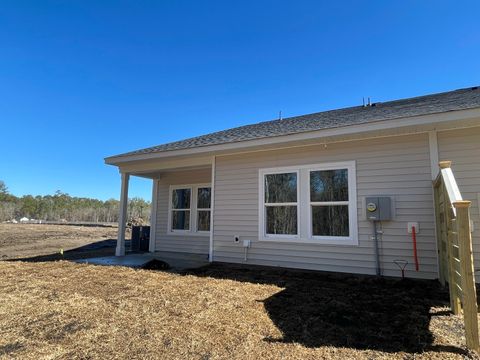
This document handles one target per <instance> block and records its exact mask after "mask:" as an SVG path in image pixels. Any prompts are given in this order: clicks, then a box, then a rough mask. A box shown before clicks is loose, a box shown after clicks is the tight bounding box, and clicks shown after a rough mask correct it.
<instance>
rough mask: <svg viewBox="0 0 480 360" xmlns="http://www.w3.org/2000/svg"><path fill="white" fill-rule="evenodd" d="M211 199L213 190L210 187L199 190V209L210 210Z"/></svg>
mask: <svg viewBox="0 0 480 360" xmlns="http://www.w3.org/2000/svg"><path fill="white" fill-rule="evenodd" d="M210 197H211V189H210V188H209V187H208V188H198V200H197V208H199V209H210Z"/></svg>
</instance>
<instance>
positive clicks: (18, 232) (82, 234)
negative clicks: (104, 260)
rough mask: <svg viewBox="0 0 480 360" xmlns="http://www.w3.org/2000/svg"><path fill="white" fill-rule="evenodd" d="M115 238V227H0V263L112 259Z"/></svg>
mask: <svg viewBox="0 0 480 360" xmlns="http://www.w3.org/2000/svg"><path fill="white" fill-rule="evenodd" d="M116 237H117V228H116V227H96V226H72V225H45V224H0V260H8V259H20V258H21V259H26V258H30V259H31V260H35V259H36V260H54V259H62V258H65V259H72V258H81V257H83V256H87V257H93V256H97V255H98V256H104V255H113V253H114V248H113V247H114V246H115V244H114V241H113V240H114V239H116ZM60 249H63V250H64V255H63V256H61V255H60Z"/></svg>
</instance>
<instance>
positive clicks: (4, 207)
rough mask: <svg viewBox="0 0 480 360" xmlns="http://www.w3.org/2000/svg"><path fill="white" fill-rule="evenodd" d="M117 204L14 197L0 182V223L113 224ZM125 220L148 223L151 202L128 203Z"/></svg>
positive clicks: (57, 194)
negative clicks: (23, 221)
mask: <svg viewBox="0 0 480 360" xmlns="http://www.w3.org/2000/svg"><path fill="white" fill-rule="evenodd" d="M118 211H119V201H118V200H115V199H110V200H107V201H101V200H98V199H90V198H79V197H72V196H70V195H68V194H65V193H62V192H61V191H57V192H55V194H54V195H45V196H32V195H25V196H22V197H17V196H14V195H12V194H10V193H9V192H8V188H7V187H6V185H5V183H4V182H3V181H1V180H0V221H7V220H12V219H16V220H19V219H21V218H23V217H27V218H29V219H36V220H46V221H64V220H66V221H72V222H74V221H82V222H116V221H118ZM128 218H129V219H142V220H143V221H145V222H146V221H148V220H149V218H150V202H148V201H145V200H143V199H141V198H132V199H129V201H128Z"/></svg>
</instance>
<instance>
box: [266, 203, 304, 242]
mask: <svg viewBox="0 0 480 360" xmlns="http://www.w3.org/2000/svg"><path fill="white" fill-rule="evenodd" d="M266 213H267V214H266V221H265V222H266V232H267V234H283V235H297V207H296V206H267V211H266Z"/></svg>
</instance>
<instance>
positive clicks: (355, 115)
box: [118, 87, 480, 156]
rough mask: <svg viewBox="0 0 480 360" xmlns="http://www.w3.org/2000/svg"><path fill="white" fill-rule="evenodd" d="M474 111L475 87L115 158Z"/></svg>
mask: <svg viewBox="0 0 480 360" xmlns="http://www.w3.org/2000/svg"><path fill="white" fill-rule="evenodd" d="M477 107H480V89H479V88H478V87H472V88H466V89H460V90H455V91H450V92H445V93H439V94H432V95H426V96H420V97H414V98H409V99H402V100H395V101H388V102H384V103H373V104H372V105H371V106H366V107H364V106H355V107H350V108H344V109H338V110H330V111H323V112H318V113H314V114H308V115H302V116H294V117H290V118H285V119H281V120H280V119H277V120H271V121H265V122H260V123H257V124H252V125H245V126H240V127H236V128H233V129H228V130H223V131H218V132H214V133H211V134H207V135H202V136H197V137H194V138H190V139H185V140H180V141H175V142H171V143H167V144H162V145H158V146H153V147H149V148H146V149H141V150H136V151H132V152H128V153H125V154H121V155H118V156H130V155H140V154H149V153H158V152H165V151H172V150H181V149H190V148H196V147H202V146H211V145H220V144H227V143H233V142H239V141H246V140H254V139H262V138H266V137H273V136H283V135H291V134H298V133H302V132H309V131H315V130H322V129H331V128H338V127H344V126H349V125H359V124H365V123H370V122H375V121H383V120H393V119H398V118H404V117H411V116H419V115H428V114H435V113H443V112H448V111H455V110H466V109H472V108H477Z"/></svg>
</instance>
